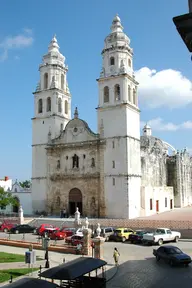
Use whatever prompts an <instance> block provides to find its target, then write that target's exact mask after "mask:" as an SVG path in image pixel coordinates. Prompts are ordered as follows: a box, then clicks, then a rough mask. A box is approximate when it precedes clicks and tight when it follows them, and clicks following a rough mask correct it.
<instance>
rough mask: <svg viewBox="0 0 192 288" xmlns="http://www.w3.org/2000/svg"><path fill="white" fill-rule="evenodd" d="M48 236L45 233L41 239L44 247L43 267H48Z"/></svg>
mask: <svg viewBox="0 0 192 288" xmlns="http://www.w3.org/2000/svg"><path fill="white" fill-rule="evenodd" d="M49 240H50V239H49V237H48V236H47V234H45V238H44V239H43V248H44V249H45V260H46V262H45V268H49V267H50V265H49Z"/></svg>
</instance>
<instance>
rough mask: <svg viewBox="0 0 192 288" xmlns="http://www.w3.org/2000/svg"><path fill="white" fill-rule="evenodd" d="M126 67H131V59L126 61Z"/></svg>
mask: <svg viewBox="0 0 192 288" xmlns="http://www.w3.org/2000/svg"><path fill="white" fill-rule="evenodd" d="M128 65H129V67H131V59H128Z"/></svg>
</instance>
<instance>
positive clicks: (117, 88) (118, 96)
mask: <svg viewBox="0 0 192 288" xmlns="http://www.w3.org/2000/svg"><path fill="white" fill-rule="evenodd" d="M120 99H121V90H120V85H119V84H116V85H115V101H119V100H120Z"/></svg>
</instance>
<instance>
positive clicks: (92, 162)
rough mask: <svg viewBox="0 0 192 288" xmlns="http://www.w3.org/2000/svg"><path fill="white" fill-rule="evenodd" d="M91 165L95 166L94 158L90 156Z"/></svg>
mask: <svg viewBox="0 0 192 288" xmlns="http://www.w3.org/2000/svg"><path fill="white" fill-rule="evenodd" d="M91 167H95V158H91Z"/></svg>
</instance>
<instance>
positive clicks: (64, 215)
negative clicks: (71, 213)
mask: <svg viewBox="0 0 192 288" xmlns="http://www.w3.org/2000/svg"><path fill="white" fill-rule="evenodd" d="M65 217H66V209H65V208H64V209H63V218H65Z"/></svg>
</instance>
